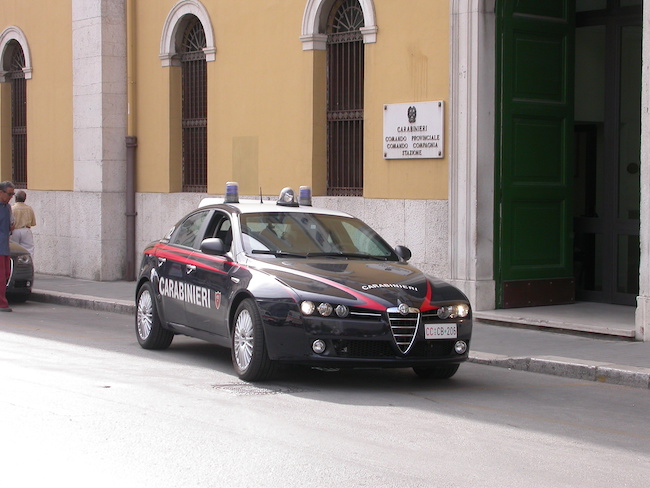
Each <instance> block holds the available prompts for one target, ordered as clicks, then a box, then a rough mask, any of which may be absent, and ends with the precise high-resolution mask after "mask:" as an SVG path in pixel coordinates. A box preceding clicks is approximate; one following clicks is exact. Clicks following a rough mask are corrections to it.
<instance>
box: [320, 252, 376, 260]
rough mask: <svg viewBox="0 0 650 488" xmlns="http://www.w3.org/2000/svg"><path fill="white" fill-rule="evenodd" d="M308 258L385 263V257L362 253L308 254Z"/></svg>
mask: <svg viewBox="0 0 650 488" xmlns="http://www.w3.org/2000/svg"><path fill="white" fill-rule="evenodd" d="M307 257H308V258H321V257H325V258H330V257H331V258H355V259H373V260H377V261H386V259H388V258H387V257H385V256H373V255H372V254H366V253H362V252H310V253H309V254H307Z"/></svg>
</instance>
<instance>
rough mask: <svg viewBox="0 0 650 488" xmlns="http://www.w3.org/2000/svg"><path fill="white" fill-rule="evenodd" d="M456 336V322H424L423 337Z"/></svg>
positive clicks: (451, 337) (454, 337)
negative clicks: (442, 323)
mask: <svg viewBox="0 0 650 488" xmlns="http://www.w3.org/2000/svg"><path fill="white" fill-rule="evenodd" d="M457 337H458V326H457V325H456V324H444V325H441V324H425V325H424V338H425V339H456V338H457Z"/></svg>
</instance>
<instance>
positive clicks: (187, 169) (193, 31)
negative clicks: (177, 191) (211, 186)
mask: <svg viewBox="0 0 650 488" xmlns="http://www.w3.org/2000/svg"><path fill="white" fill-rule="evenodd" d="M205 47H206V40H205V31H204V30H203V25H202V24H201V21H200V20H199V19H198V18H197V17H194V16H191V17H190V20H188V22H187V25H186V27H185V31H184V33H183V37H182V41H181V43H180V47H179V50H178V51H179V55H180V56H179V61H180V64H181V77H182V97H183V99H182V122H181V125H182V128H183V191H188V192H205V191H207V183H208V88H207V85H208V83H207V66H206V59H205V51H204V49H205Z"/></svg>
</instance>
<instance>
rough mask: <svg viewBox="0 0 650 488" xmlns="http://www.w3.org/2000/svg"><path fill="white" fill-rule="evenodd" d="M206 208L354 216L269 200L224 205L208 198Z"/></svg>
mask: <svg viewBox="0 0 650 488" xmlns="http://www.w3.org/2000/svg"><path fill="white" fill-rule="evenodd" d="M204 207H213V208H220V209H222V210H227V211H229V212H237V213H240V214H248V213H277V212H286V213H312V214H321V215H336V216H339V217H352V215H350V214H348V213H345V212H339V211H338V210H330V209H327V208H319V207H311V206H306V205H302V206H297V207H291V206H285V205H277V204H276V203H275V202H274V201H272V200H267V201H265V202H263V203H262V202H260V201H259V200H242V201H241V202H239V203H224V201H223V198H214V197H208V198H204V199H203V200H201V203H199V208H204Z"/></svg>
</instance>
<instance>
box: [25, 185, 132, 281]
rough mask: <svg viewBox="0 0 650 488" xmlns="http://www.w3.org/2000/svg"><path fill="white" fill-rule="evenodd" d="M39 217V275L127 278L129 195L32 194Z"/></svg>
mask: <svg viewBox="0 0 650 488" xmlns="http://www.w3.org/2000/svg"><path fill="white" fill-rule="evenodd" d="M26 193H27V201H26V202H25V203H27V204H28V205H30V206H31V207H32V208H33V209H34V213H35V214H36V227H34V228H33V229H32V233H33V234H34V243H35V249H34V266H35V270H36V272H37V273H46V274H54V275H62V276H72V277H75V278H83V279H88V280H98V281H114V280H120V279H123V276H124V273H125V266H126V265H125V263H126V260H125V255H126V217H125V199H124V193H97V192H65V191H35V190H27V191H26Z"/></svg>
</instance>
